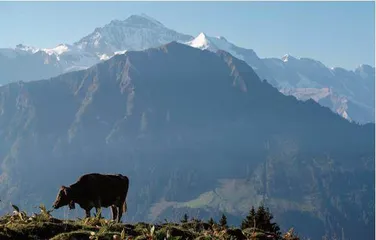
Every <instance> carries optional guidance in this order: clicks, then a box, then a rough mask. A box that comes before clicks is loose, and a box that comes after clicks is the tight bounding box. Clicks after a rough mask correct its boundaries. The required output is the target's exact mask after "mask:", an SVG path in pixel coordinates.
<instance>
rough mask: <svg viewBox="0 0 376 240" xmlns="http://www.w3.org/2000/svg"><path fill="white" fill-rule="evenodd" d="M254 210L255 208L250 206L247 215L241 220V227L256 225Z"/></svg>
mask: <svg viewBox="0 0 376 240" xmlns="http://www.w3.org/2000/svg"><path fill="white" fill-rule="evenodd" d="M255 220H256V211H255V208H254V207H253V206H252V208H251V210H250V211H249V214H248V216H247V217H246V218H245V219H244V220H243V221H242V225H241V229H246V228H253V227H255V226H256V224H255V223H256V222H255Z"/></svg>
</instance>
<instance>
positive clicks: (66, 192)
mask: <svg viewBox="0 0 376 240" xmlns="http://www.w3.org/2000/svg"><path fill="white" fill-rule="evenodd" d="M70 193H71V189H70V188H69V187H65V186H62V187H61V188H60V190H59V192H58V194H57V197H56V200H55V202H54V204H53V205H52V207H53V208H54V209H58V208H61V207H63V206H66V205H69V209H74V208H75V207H74V202H73V200H72V199H71V194H70Z"/></svg>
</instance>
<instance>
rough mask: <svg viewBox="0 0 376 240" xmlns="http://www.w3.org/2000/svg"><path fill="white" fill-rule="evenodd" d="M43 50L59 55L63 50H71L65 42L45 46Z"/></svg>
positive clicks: (49, 53)
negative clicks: (53, 46)
mask: <svg viewBox="0 0 376 240" xmlns="http://www.w3.org/2000/svg"><path fill="white" fill-rule="evenodd" d="M43 51H45V52H46V53H47V54H48V55H52V54H56V55H61V54H63V53H65V52H68V51H71V47H70V46H69V45H67V44H59V45H57V46H56V47H55V48H45V49H43Z"/></svg>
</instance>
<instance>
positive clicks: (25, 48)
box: [15, 44, 40, 53]
mask: <svg viewBox="0 0 376 240" xmlns="http://www.w3.org/2000/svg"><path fill="white" fill-rule="evenodd" d="M15 49H16V50H20V51H25V52H29V53H36V52H38V51H39V50H40V49H38V48H35V47H30V46H25V45H23V44H17V45H16V48H15Z"/></svg>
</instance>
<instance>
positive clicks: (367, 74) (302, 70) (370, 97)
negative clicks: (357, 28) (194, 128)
mask: <svg viewBox="0 0 376 240" xmlns="http://www.w3.org/2000/svg"><path fill="white" fill-rule="evenodd" d="M171 41H178V42H180V43H186V44H188V45H190V46H193V47H197V48H200V49H207V50H211V51H217V50H225V51H228V52H229V53H231V54H232V55H233V56H235V57H237V58H239V59H242V60H245V61H246V62H247V64H249V65H250V66H251V67H252V68H253V69H254V70H255V71H256V73H257V74H258V75H259V76H260V78H261V79H266V80H267V81H268V82H270V83H271V84H272V85H273V86H274V87H276V88H278V89H279V90H280V91H282V92H284V93H289V94H291V95H293V96H295V97H297V96H300V97H299V99H300V100H306V99H309V98H310V96H312V95H310V94H308V95H302V91H301V89H302V88H307V89H311V88H315V89H316V92H317V93H318V94H317V95H314V96H313V99H315V100H316V102H319V103H320V104H321V105H323V106H325V107H328V108H330V109H331V110H332V111H333V112H335V113H338V114H339V115H341V116H342V117H344V118H346V119H348V120H349V121H355V122H360V123H367V122H374V116H375V112H374V108H375V105H374V96H375V94H374V86H375V83H374V81H375V80H374V79H375V68H374V67H370V66H369V65H364V64H363V65H360V66H359V67H357V68H356V69H354V70H350V71H349V70H345V69H343V68H339V67H336V68H329V67H327V66H325V65H323V64H322V63H320V62H319V61H316V60H314V59H310V58H296V57H293V56H290V55H288V56H289V57H288V58H290V60H291V59H294V61H284V60H286V59H287V57H286V56H283V57H282V58H260V57H259V56H257V54H256V53H255V52H254V51H253V50H252V49H246V48H242V47H238V46H236V45H234V44H233V43H231V42H229V41H228V40H227V39H226V38H224V37H210V36H208V35H207V34H205V33H202V34H199V35H198V37H196V38H194V37H192V36H190V35H186V34H181V33H178V32H176V31H174V30H171V29H168V28H167V27H165V26H164V25H163V24H162V23H160V22H159V21H157V20H155V19H154V18H151V17H149V16H147V15H146V16H145V15H142V14H141V15H131V16H130V17H128V18H127V19H125V20H113V21H111V22H110V23H108V24H106V25H104V26H102V27H98V28H96V29H95V30H94V31H93V32H92V33H90V34H88V35H87V36H85V37H83V38H81V39H80V40H78V41H76V42H75V43H73V44H60V45H58V46H56V47H55V48H51V49H44V48H33V47H27V46H24V45H20V46H18V47H17V50H10V49H0V63H2V64H1V65H0V66H2V69H0V70H2V71H0V81H1V82H0V84H3V83H6V82H9V81H19V80H24V81H27V80H37V79H42V78H49V77H53V76H57V75H59V74H61V73H64V72H69V71H76V70H81V69H86V68H88V67H90V66H93V65H94V64H96V63H98V62H100V61H103V60H107V59H109V58H111V57H113V56H115V55H118V54H123V53H124V52H126V51H129V50H142V49H147V48H150V47H157V46H160V45H163V44H165V43H168V42H171ZM200 41H204V42H203V43H200ZM21 53H22V54H21ZM20 54H21V55H20ZM12 56H13V58H12ZM4 80H5V81H4ZM325 88H331V89H332V90H333V91H332V92H331V94H330V99H329V98H328V97H325V98H319V97H320V96H321V95H320V94H319V92H320V91H322V89H325ZM320 89H321V90H320Z"/></svg>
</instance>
